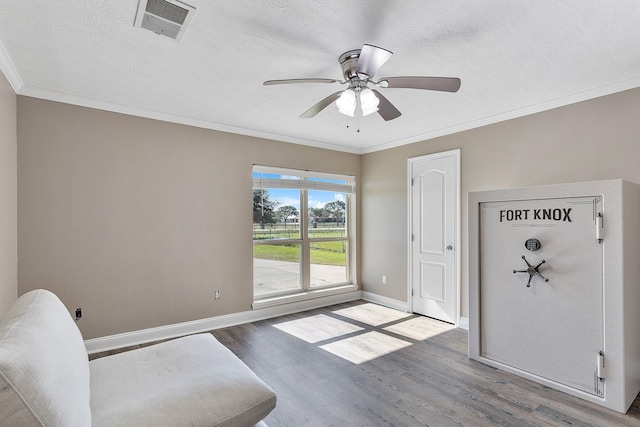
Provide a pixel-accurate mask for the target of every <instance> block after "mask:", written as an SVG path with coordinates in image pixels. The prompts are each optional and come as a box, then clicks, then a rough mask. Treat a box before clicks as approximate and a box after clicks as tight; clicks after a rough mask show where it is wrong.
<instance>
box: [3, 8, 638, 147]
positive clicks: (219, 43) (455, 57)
mask: <svg viewBox="0 0 640 427" xmlns="http://www.w3.org/2000/svg"><path fill="white" fill-rule="evenodd" d="M186 2H187V3H188V4H190V5H192V6H194V7H195V8H196V12H195V15H194V17H193V20H192V22H191V25H190V27H189V28H188V30H187V32H186V34H185V35H184V38H183V39H182V41H181V42H176V41H175V40H172V39H169V38H167V37H162V36H158V35H156V34H154V33H152V32H150V31H148V30H144V29H140V28H136V27H134V26H133V21H134V17H135V13H136V9H137V6H138V0H112V1H109V2H105V1H98V0H85V1H73V0H60V1H45V0H21V1H12V0H0V7H1V10H2V13H1V14H0V68H1V69H2V70H3V71H4V73H5V75H7V77H8V79H9V81H10V82H11V84H12V86H13V87H14V89H15V90H16V92H17V93H19V94H22V95H26V96H33V97H39V98H45V99H52V100H56V101H62V102H68V103H72V104H77V105H85V106H90V107H95V108H101V109H105V110H111V111H118V112H123V113H129V114H135V115H139V116H144V117H151V118H158V119H162V120H167V121H173V122H178V123H185V124H191V125H196V126H201V127H206V128H211V129H219V130H223V131H228V132H234V133H240V134H246V135H253V136H259V137H265V138H270V139H275V140H281V141H287V142H293V143H300V144H307V145H314V146H319V147H326V148H333V149H338V150H343V151H348V152H356V153H364V152H371V151H376V150H380V149H384V148H389V147H393V146H398V145H401V144H406V143H411V142H416V141H420V140H425V139H428V138H432V137H435V136H439V135H445V134H449V133H453V132H457V131H460V130H465V129H470V128H474V127H478V126H482V125H485V124H489V123H494V122H498V121H501V120H506V119H509V118H513V117H518V116H522V115H525V114H530V113H533V112H537V111H542V110H546V109H549V108H554V107H557V106H561V105H565V104H569V103H573V102H578V101H581V100H585V99H589V98H593V97H596V96H601V95H605V94H608V93H613V92H617V91H620V90H625V89H629V88H633V87H638V86H640V43H639V42H638V40H640V2H638V1H636V0H616V1H611V0H606V1H605V0H602V1H593V0H566V1H562V2H558V1H555V0H554V1H551V0H542V1H515V0H502V1H497V0H491V1H489V0H478V1H456V0H432V1H424V0H420V1H379V0H378V1H376V0H369V1H364V0H360V1H338V0H328V1H327V0H325V1H312V0H305V1H286V0H280V1H257V0H234V1H222V2H212V1H205V0H186ZM364 43H369V44H374V45H378V46H381V47H384V48H386V49H389V50H391V51H393V52H394V55H393V56H392V57H391V59H390V60H389V61H388V62H387V63H386V64H385V65H384V66H383V67H382V68H381V69H380V70H379V72H378V73H377V75H376V79H377V78H380V77H388V76H396V75H399V76H402V75H427V76H447V77H460V79H461V80H462V87H461V88H460V91H459V92H458V93H453V94H452V93H444V92H433V91H422V90H410V89H391V88H388V89H380V91H381V92H382V93H383V94H384V95H385V96H386V97H387V98H388V99H389V100H390V101H391V102H392V103H393V104H394V105H395V106H396V107H397V108H398V109H399V110H400V111H401V112H402V116H401V117H400V118H398V119H396V120H393V121H389V122H385V121H384V120H382V118H381V117H380V116H379V115H377V114H375V115H372V116H367V117H364V118H361V119H360V120H359V127H360V132H356V129H357V127H358V120H354V119H350V120H349V119H347V117H346V116H343V115H341V114H340V113H338V112H337V109H336V108H335V106H333V105H332V106H329V107H328V108H327V109H325V110H324V111H322V112H321V113H320V114H318V115H317V116H316V117H315V118H313V119H301V118H299V117H298V116H299V115H300V114H302V113H303V112H304V111H306V110H307V109H308V108H309V107H311V106H312V105H313V104H315V103H316V102H318V101H319V100H320V99H322V98H324V97H325V96H327V95H329V94H331V93H333V92H335V91H336V90H339V88H340V87H337V86H334V85H321V84H317V85H309V84H307V85H286V86H263V85H262V82H263V81H264V80H268V79H286V78H302V77H325V78H336V79H342V73H341V70H340V67H339V65H338V62H337V58H338V56H339V55H340V54H341V53H343V52H345V51H347V50H351V49H358V48H360V47H361V46H362V44H364ZM347 125H350V126H349V127H347Z"/></svg>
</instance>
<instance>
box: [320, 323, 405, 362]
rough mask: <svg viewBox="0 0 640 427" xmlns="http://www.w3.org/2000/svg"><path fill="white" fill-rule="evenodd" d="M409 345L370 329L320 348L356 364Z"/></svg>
mask: <svg viewBox="0 0 640 427" xmlns="http://www.w3.org/2000/svg"><path fill="white" fill-rule="evenodd" d="M410 345H411V343H410V342H407V341H403V340H401V339H398V338H394V337H391V336H389V335H385V334H381V333H380V332H375V331H372V332H367V333H366V334H362V335H357V336H355V337H351V338H345V339H343V340H340V341H336V342H332V343H329V344H325V345H322V346H320V348H321V349H323V350H326V351H328V352H329V353H332V354H335V355H336V356H338V357H341V358H343V359H345V360H348V361H349V362H352V363H355V364H356V365H357V364H360V363H364V362H368V361H369V360H373V359H375V358H377V357H380V356H384V355H385V354H389V353H392V352H394V351H397V350H401V349H403V348H405V347H409V346H410Z"/></svg>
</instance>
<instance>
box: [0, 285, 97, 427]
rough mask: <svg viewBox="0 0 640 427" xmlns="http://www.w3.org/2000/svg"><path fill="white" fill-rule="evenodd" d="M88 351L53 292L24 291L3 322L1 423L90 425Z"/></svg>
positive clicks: (0, 342) (0, 325)
mask: <svg viewBox="0 0 640 427" xmlns="http://www.w3.org/2000/svg"><path fill="white" fill-rule="evenodd" d="M89 399H90V379H89V361H88V357H87V351H86V349H85V346H84V342H83V340H82V335H81V334H80V331H79V330H78V327H77V326H76V324H75V322H74V321H73V319H72V318H71V315H70V314H69V312H68V311H67V309H66V308H65V306H64V305H63V304H62V302H61V301H60V300H59V299H58V297H56V296H55V295H54V294H52V293H51V292H49V291H45V290H36V291H31V292H28V293H26V294H24V295H22V296H21V297H20V298H18V300H17V301H16V302H15V303H14V304H13V306H12V307H11V308H10V309H9V311H8V312H7V313H6V314H5V316H4V317H3V318H2V320H1V321H0V425H7V426H31V425H45V426H83V427H86V426H90V425H91V407H90V404H89Z"/></svg>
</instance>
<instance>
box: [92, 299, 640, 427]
mask: <svg viewBox="0 0 640 427" xmlns="http://www.w3.org/2000/svg"><path fill="white" fill-rule="evenodd" d="M366 304H370V303H366V302H364V301H356V302H352V303H347V304H340V305H336V306H331V307H325V308H322V309H317V310H311V311H308V312H304V313H297V314H292V315H288V316H283V317H279V318H275V319H269V320H264V321H260V322H253V323H248V324H244V325H238V326H233V327H230V328H224V329H219V330H215V331H213V332H212V334H213V335H214V336H215V337H216V338H217V339H218V340H219V341H220V342H222V343H223V344H224V345H226V346H227V347H228V348H230V349H231V350H232V351H233V352H234V353H235V354H236V355H238V357H240V359H242V360H243V361H244V362H245V363H246V364H247V365H248V366H249V367H250V368H251V369H253V370H254V372H256V374H257V375H258V376H260V377H261V378H262V379H263V380H264V381H265V382H266V383H267V384H269V385H270V386H271V387H272V388H273V389H274V390H275V391H276V393H277V394H278V404H277V406H276V409H275V410H274V411H273V412H272V413H271V414H270V415H269V416H268V417H267V419H266V420H265V421H266V423H267V424H268V425H269V427H280V426H285V427H301V426H339V427H347V426H437V427H440V426H444V427H446V426H496V425H501V426H568V425H570V426H640V400H639V399H636V401H635V402H634V404H633V405H632V407H631V409H630V410H629V412H628V413H627V414H626V415H622V414H619V413H617V412H614V411H611V410H608V409H605V408H602V407H600V406H598V405H595V404H592V403H589V402H586V401H583V400H581V399H578V398H576V397H573V396H570V395H567V394H565V393H562V392H559V391H556V390H553V389H550V388H548V387H545V386H542V385H540V384H537V383H534V382H531V381H528V380H526V379H523V378H520V377H518V376H516V375H513V374H509V373H507V372H504V371H501V370H497V369H494V368H492V367H489V366H486V365H484V364H481V363H478V362H474V361H471V360H469V358H468V356H467V332H466V331H464V330H461V329H456V328H450V327H449V326H448V325H447V324H443V323H441V322H437V321H433V320H431V319H428V318H424V317H421V316H416V315H408V316H404V315H402V314H403V313H399V312H398V313H397V314H399V316H397V317H396V316H391V317H390V318H389V317H385V316H384V313H382V311H380V310H377V306H376V307H372V306H370V305H366ZM354 308H360V309H363V310H360V312H361V313H362V312H365V313H367V312H368V313H369V315H370V318H368V317H367V316H368V315H367V314H365V315H364V316H361V315H353V309H354ZM356 311H357V310H356ZM311 316H318V317H317V319H322V318H323V317H326V318H328V319H329V322H328V323H326V325H328V326H327V327H325V328H321V333H316V334H314V331H313V329H314V328H313V326H311V327H310V328H309V325H313V323H312V322H311V323H310V322H309V321H308V320H305V319H307V318H308V317H311ZM369 319H370V320H369ZM380 321H383V322H384V323H380ZM407 321H411V322H409V323H406V322H407ZM342 322H344V323H345V324H344V325H343V324H342ZM347 324H348V325H347ZM374 325H375V326H374ZM353 326H356V327H357V328H354V327H353ZM305 327H307V328H309V331H308V334H306V333H305V330H304V329H305ZM407 328H408V329H407ZM332 329H333V330H335V331H336V332H335V334H331V333H330V332H331V330H332ZM370 333H376V334H382V335H384V336H386V337H389V338H393V342H399V341H402V342H404V343H408V344H407V345H405V344H402V346H397V349H396V350H395V351H392V350H393V348H396V347H390V348H388V349H387V350H386V351H388V352H387V353H386V354H383V355H379V356H378V357H374V358H370V357H371V355H372V354H373V352H375V351H376V349H375V348H370V347H371V346H375V345H374V344H370V343H371V342H372V341H366V340H364V341H363V340H360V341H358V340H352V342H353V343H355V344H354V347H352V348H351V349H350V350H349V351H348V352H346V353H344V354H343V357H341V356H339V355H336V354H334V353H332V352H331V351H329V350H328V348H330V345H331V344H336V343H340V345H341V346H343V347H344V346H345V345H347V344H345V341H346V340H347V339H350V338H356V337H359V336H362V335H364V334H370ZM307 337H308V338H307ZM423 337H426V338H424V339H420V338H423ZM352 353H356V354H358V356H354V357H355V359H352V360H354V361H355V362H356V363H354V361H351V360H347V359H349V358H350V357H351V356H350V354H352ZM103 355H105V354H101V355H94V356H93V357H94V358H95V357H100V356H103ZM374 356H375V355H374ZM345 357H346V358H345ZM363 360H364V361H363ZM358 362H360V363H358Z"/></svg>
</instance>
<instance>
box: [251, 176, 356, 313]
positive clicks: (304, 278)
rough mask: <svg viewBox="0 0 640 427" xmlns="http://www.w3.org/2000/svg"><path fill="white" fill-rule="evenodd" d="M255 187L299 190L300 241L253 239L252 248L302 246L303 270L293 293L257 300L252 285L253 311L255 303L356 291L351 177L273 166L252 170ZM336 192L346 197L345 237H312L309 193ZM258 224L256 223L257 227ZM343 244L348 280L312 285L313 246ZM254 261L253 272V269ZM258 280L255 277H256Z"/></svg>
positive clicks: (353, 184)
mask: <svg viewBox="0 0 640 427" xmlns="http://www.w3.org/2000/svg"><path fill="white" fill-rule="evenodd" d="M256 173H262V174H270V175H280V176H294V177H298V178H299V179H272V178H269V179H264V178H255V174H256ZM252 179H253V185H252V190H256V189H267V190H268V189H270V188H281V189H298V190H299V193H298V194H299V198H300V204H299V206H300V209H299V221H298V224H299V237H297V238H281V239H277V240H276V239H258V240H256V239H253V242H252V243H253V244H252V247H254V248H255V247H256V246H258V245H287V244H296V245H300V269H299V286H298V287H296V288H294V289H287V290H283V291H280V292H278V291H275V292H270V293H268V294H264V295H259V296H256V283H255V280H254V281H253V283H252V293H253V300H254V308H256V307H255V306H256V302H260V301H264V300H271V299H274V298H275V299H277V298H282V297H288V296H298V295H301V294H310V293H314V292H319V293H322V294H326V293H327V292H331V290H333V289H336V290H338V291H343V290H345V289H346V288H354V287H355V283H356V277H355V271H356V268H355V262H356V258H355V253H356V252H355V247H356V245H355V230H356V222H355V196H356V193H355V191H356V187H355V185H356V179H355V176H351V175H340V174H332V173H324V172H312V171H302V170H296V169H286V168H279V167H271V166H261V165H254V166H253V168H252ZM313 179H328V180H343V181H345V184H344V185H343V184H331V183H324V182H322V181H314V180H313ZM310 190H319V191H333V192H335V193H343V194H344V195H345V213H344V233H345V235H344V237H311V235H310V233H309V231H310V215H309V204H308V203H309V191H310ZM254 224H255V223H254ZM336 241H337V242H344V243H345V244H346V252H345V256H346V260H345V270H346V271H345V280H344V281H341V282H335V283H329V284H323V285H312V283H311V265H312V264H311V245H312V244H313V243H316V242H317V243H323V242H336ZM254 259H255V258H253V257H252V271H254V269H255V266H254V265H253V260H254ZM254 277H255V275H254Z"/></svg>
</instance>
